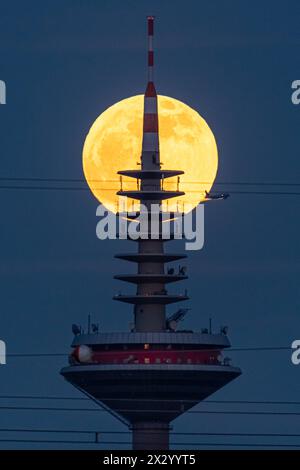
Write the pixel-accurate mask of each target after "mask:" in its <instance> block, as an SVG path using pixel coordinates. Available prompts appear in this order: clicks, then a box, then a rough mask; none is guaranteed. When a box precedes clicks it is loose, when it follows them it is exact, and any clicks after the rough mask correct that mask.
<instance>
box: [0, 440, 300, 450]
mask: <svg viewBox="0 0 300 470" xmlns="http://www.w3.org/2000/svg"><path fill="white" fill-rule="evenodd" d="M0 442H14V443H31V444H32V443H36V444H38V443H41V444H76V445H78V444H88V445H126V446H131V445H132V442H125V441H123V442H122V441H121V442H120V441H99V442H92V441H72V440H71V441H61V440H46V439H43V440H41V439H38V440H36V439H0ZM141 444H143V443H141ZM144 444H145V445H147V444H149V443H148V442H147V443H144ZM171 446H202V447H203V446H205V447H207V446H208V447H211V446H214V447H219V446H220V447H271V448H278V447H286V448H300V444H268V443H255V444H248V443H247V444H241V443H236V444H234V443H224V442H209V443H208V442H172V443H171Z"/></svg>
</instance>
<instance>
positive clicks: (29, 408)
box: [0, 406, 300, 416]
mask: <svg viewBox="0 0 300 470" xmlns="http://www.w3.org/2000/svg"><path fill="white" fill-rule="evenodd" d="M0 410H22V411H76V412H106V411H107V410H106V409H103V408H62V407H59V408H58V407H47V406H42V407H38V406H27V407H25V406H0ZM114 411H115V412H117V413H126V412H127V413H128V412H130V413H141V412H145V413H160V414H165V413H172V412H174V409H170V410H166V409H164V410H156V409H140V410H133V409H121V408H120V409H115V410H114ZM175 411H176V410H175ZM186 413H190V414H216V415H258V416H259V415H261V416H300V412H296V413H293V412H288V411H250V410H249V411H231V410H230V411H223V410H222V411H206V410H187V411H186Z"/></svg>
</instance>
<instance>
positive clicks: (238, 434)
mask: <svg viewBox="0 0 300 470" xmlns="http://www.w3.org/2000/svg"><path fill="white" fill-rule="evenodd" d="M1 432H14V433H17V432H18V433H41V434H43V433H46V434H52V433H55V434H87V435H89V434H92V435H97V436H98V437H100V436H101V435H103V434H112V435H114V434H115V435H119V434H120V435H128V434H131V432H130V431H103V430H98V431H92V430H83V431H80V430H77V429H75V430H74V429H72V430H67V429H66V430H62V429H24V428H10V429H9V428H4V429H1V428H0V433H1ZM147 433H149V434H152V433H153V434H156V431H151V430H147ZM170 436H224V437H300V434H299V433H298V434H295V433H288V434H285V433H257V432H242V433H241V432H171V433H170ZM0 440H1V439H0Z"/></svg>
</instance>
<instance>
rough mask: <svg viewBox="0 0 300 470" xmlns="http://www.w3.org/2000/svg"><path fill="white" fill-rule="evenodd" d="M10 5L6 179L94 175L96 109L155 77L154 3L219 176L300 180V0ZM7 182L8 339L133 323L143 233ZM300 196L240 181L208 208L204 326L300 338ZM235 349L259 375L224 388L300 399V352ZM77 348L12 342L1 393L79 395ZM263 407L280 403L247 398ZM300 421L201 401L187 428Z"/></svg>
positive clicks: (73, 421) (161, 48)
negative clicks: (149, 62)
mask: <svg viewBox="0 0 300 470" xmlns="http://www.w3.org/2000/svg"><path fill="white" fill-rule="evenodd" d="M0 8H1V11H0V57H1V60H0V63H1V67H0V79H2V80H5V82H6V84H7V105H5V106H1V107H0V135H1V160H0V177H12V178H17V177H33V178H39V177H41V178H43V177H46V178H82V177H83V175H82V166H81V152H82V146H83V142H84V139H85V135H86V133H87V131H88V129H89V127H90V126H91V124H92V123H93V121H94V120H95V118H96V117H97V116H98V115H99V114H100V113H101V112H102V111H103V110H104V109H105V108H106V107H108V106H110V105H111V104H113V103H114V102H116V101H119V100H121V99H122V98H125V97H128V96H131V95H135V94H137V93H142V92H143V91H144V88H145V82H146V69H145V62H146V54H145V49H146V36H145V16H146V15H147V14H154V15H156V16H157V22H156V31H155V35H156V37H155V47H156V85H157V89H158V92H159V93H161V94H164V95H169V96H172V97H174V98H177V99H180V100H182V101H184V102H186V103H187V104H189V105H190V106H192V107H193V108H195V109H196V110H197V111H199V112H200V114H201V115H202V116H203V117H204V118H205V119H206V121H207V122H208V124H209V125H210V127H211V128H212V130H213V132H214V134H215V136H216V140H217V144H218V148H219V157H220V163H219V173H218V178H217V181H237V182H239V181H249V182H251V181H255V182H257V181H259V182H290V183H299V182H300V158H299V150H300V141H299V120H300V106H294V105H292V103H291V99H290V96H291V82H292V81H293V80H295V79H299V78H300V77H299V73H300V72H299V65H300V59H299V47H300V33H299V24H300V5H299V2H298V1H294V0H290V1H289V2H288V3H287V2H281V1H280V2H279V1H257V0H255V1H252V2H247V3H246V2H240V1H231V0H227V1H226V2H225V1H211V2H201V1H188V2H182V1H177V0H175V1H172V2H171V1H165V2H161V1H152V2H146V1H139V2H137V1H116V0H113V1H84V2H83V1H59V2H58V1H51V2H50V1H45V2H35V1H32V0H31V1H27V2H21V1H11V2H9V3H8V2H1V6H0ZM107 158H108V159H109V158H110V156H109V155H107ZM222 188H223V187H222ZM223 189H230V188H225V187H224V188H223ZM235 189H236V188H235ZM0 194H1V198H0V213H1V232H0V240H1V244H0V259H1V267H0V276H1V313H0V338H1V339H4V340H5V341H6V343H7V347H8V353H9V354H14V353H30V352H33V353H38V352H41V353H43V352H45V353H47V352H58V353H64V352H65V353H67V352H68V350H69V344H70V342H71V340H72V333H71V324H72V323H73V322H78V323H84V322H85V321H86V317H87V315H88V314H89V313H92V314H93V316H94V319H95V320H96V319H97V320H98V321H99V322H100V325H101V328H103V329H104V330H108V331H109V330H121V329H127V328H128V323H129V322H130V320H131V308H130V306H128V307H127V306H125V305H124V306H122V305H121V304H120V305H119V304H118V303H114V302H113V301H112V300H111V297H112V295H113V294H114V292H115V291H116V290H118V289H119V287H120V286H121V284H118V283H117V281H113V280H112V276H113V274H114V273H117V272H122V271H123V272H126V269H127V266H126V263H123V264H122V262H119V261H117V260H114V259H113V255H114V253H115V252H122V250H124V251H125V250H126V251H130V250H131V249H132V250H133V249H134V246H129V245H130V242H118V241H108V242H100V241H99V240H97V239H96V236H95V225H96V216H95V211H96V207H97V201H96V200H95V199H94V198H93V196H92V195H91V194H90V193H89V192H88V191H77V192H72V191H70V192H69V191H22V190H4V189H1V190H0ZM299 202H300V196H295V197H291V196H274V197H272V196H270V195H264V196H263V195H252V196H249V195H235V196H234V195H232V197H231V198H230V199H228V200H227V201H226V202H224V203H216V204H209V205H208V206H207V207H206V209H205V224H206V227H205V238H206V239H205V246H204V249H203V250H202V251H199V252H192V253H191V254H190V256H189V262H188V263H189V274H190V279H189V281H188V283H187V284H186V286H187V287H188V289H189V293H190V295H191V300H190V307H192V310H191V313H190V315H189V318H188V319H187V320H186V327H192V328H194V329H199V328H201V327H202V326H207V323H208V318H209V317H212V318H213V324H214V325H215V327H216V328H218V327H219V325H220V324H228V325H229V333H230V339H231V342H232V345H233V347H255V346H289V345H290V343H291V341H292V340H293V339H296V338H300V319H299V311H300V298H299V274H300V259H299V228H300V224H299ZM173 248H174V249H176V247H173ZM178 248H179V249H183V245H180V244H179V246H178ZM122 287H123V286H122ZM124 289H126V286H124V287H123V290H124ZM128 289H130V286H129V287H128ZM231 356H232V357H233V358H234V363H235V364H237V365H238V366H240V367H241V368H242V369H243V375H242V377H241V378H239V379H237V380H236V381H234V382H233V383H232V384H230V385H228V386H227V387H225V388H224V389H223V390H222V391H220V392H218V394H216V395H215V396H214V398H215V399H220V400H222V399H224V400H278V401H284V400H286V401H296V400H297V399H299V393H298V390H299V372H300V366H298V368H297V367H296V366H292V365H291V361H290V353H289V351H277V352H275V351H272V352H235V353H233V352H232V353H231ZM65 363H66V359H64V358H63V357H58V358H28V357H26V358H25V357H24V358H14V357H9V358H8V363H7V365H6V366H3V367H0V380H1V395H59V396H69V397H70V396H78V394H76V392H75V391H74V390H73V388H72V387H71V386H70V385H69V384H67V383H64V381H63V379H62V378H61V377H60V375H59V370H60V368H61V367H62V366H63V365H64V364H65ZM5 404H7V405H22V404H24V405H41V406H42V405H45V404H50V402H44V401H43V402H37V401H28V400H27V401H21V400H18V401H17V400H3V399H1V402H0V408H1V406H4V405H5ZM51 404H53V405H54V402H52V403H51ZM55 404H56V405H58V403H57V402H56V403H55ZM59 404H60V405H62V406H63V405H64V404H65V405H68V406H72V407H76V406H83V405H84V406H85V407H87V406H88V403H83V404H82V403H80V402H78V403H77V402H71V403H69V402H67V403H62V402H61V403H59ZM233 408H234V405H232V406H230V405H228V406H227V408H226V409H229V410H230V409H233ZM245 408H247V409H248V410H249V409H251V410H252V409H255V410H257V409H260V410H264V411H267V410H272V409H274V410H275V408H274V407H273V408H272V407H267V406H264V407H258V406H255V407H252V408H251V406H250V405H248V406H246V405H244V406H243V407H241V408H238V407H235V409H245ZM198 409H203V410H204V409H206V410H207V409H211V410H214V409H218V408H217V407H216V405H212V404H211V405H209V404H207V405H205V404H203V405H201V406H200V407H199V408H198ZM221 409H223V410H224V409H225V405H222V406H221ZM276 410H278V407H277V408H276ZM280 410H281V411H285V410H287V411H297V407H285V408H283V407H281V408H280ZM298 411H299V407H298ZM297 419H298V418H297V417H291V416H283V417H280V416H269V417H265V416H263V417H259V416H247V415H246V416H239V415H237V416H230V415H205V414H204V415H185V416H184V417H182V418H180V419H178V420H177V421H176V422H175V424H174V430H175V431H178V432H179V431H182V430H185V431H187V430H189V431H202V432H205V431H207V432H216V431H217V430H218V431H219V432H237V431H240V432H248V431H249V432H258V431H260V432H283V433H285V432H295V431H297V430H299V427H298V426H297ZM0 423H1V424H0V428H5V427H11V428H13V427H21V428H43V427H44V428H54V429H59V428H60V429H70V428H71V429H72V428H73V429H80V428H81V429H87V430H89V429H100V430H101V429H106V430H125V429H123V428H122V427H121V425H119V424H118V422H117V421H115V420H114V419H113V418H111V417H110V416H108V415H106V414H105V413H100V412H99V413H97V412H95V413H91V412H89V413H82V412H68V413H63V412H51V413H50V412H46V411H44V412H38V411H32V412H29V411H11V410H1V409H0ZM5 437H6V438H8V435H6V434H5V433H0V439H3V438H5ZM26 437H27V438H28V436H26ZM39 437H40V436H39ZM67 437H70V436H67ZM109 437H110V438H111V440H115V437H114V436H107V437H106V440H109ZM52 438H53V436H52ZM118 439H120V438H119V437H118ZM182 439H183V438H177V440H178V441H179V440H180V441H182ZM216 439H217V438H214V440H213V441H212V442H216ZM125 440H128V438H126V437H125ZM174 440H175V438H174ZM189 440H191V438H189ZM261 440H262V441H263V442H268V440H267V438H264V439H263V438H262V439H261ZM231 441H232V442H237V439H236V438H232V439H231ZM195 442H197V439H196V440H195ZM198 442H206V440H205V438H204V437H203V438H199V439H198ZM207 442H209V440H208V439H207ZM219 442H227V441H225V438H219ZM228 442H230V440H229V441H228ZM243 442H244V441H243ZM249 442H250V441H249ZM253 442H258V439H255V440H254V441H253ZM269 442H273V443H277V442H284V440H283V439H280V440H274V439H273V441H271V440H269ZM285 442H286V441H285ZM298 442H299V440H298ZM290 443H297V441H295V440H294V441H292V440H291V439H290ZM19 445H21V444H19ZM0 446H1V447H3V448H5V447H6V448H8V447H11V448H14V447H17V446H18V444H16V443H11V444H9V443H5V444H4V443H2V444H1V442H0ZM25 447H26V446H25ZM30 447H34V448H38V445H34V444H29V445H28V448H30ZM41 447H43V446H41ZM44 447H45V445H44ZM79 447H80V446H79ZM83 447H87V448H88V446H83ZM102 447H103V446H102ZM110 447H113V446H110ZM72 448H74V446H72Z"/></svg>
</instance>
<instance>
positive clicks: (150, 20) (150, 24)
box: [147, 16, 154, 36]
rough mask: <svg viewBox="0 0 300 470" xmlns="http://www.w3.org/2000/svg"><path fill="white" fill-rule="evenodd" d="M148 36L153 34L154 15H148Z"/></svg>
mask: <svg viewBox="0 0 300 470" xmlns="http://www.w3.org/2000/svg"><path fill="white" fill-rule="evenodd" d="M147 20H148V36H153V34H154V16H148V17H147Z"/></svg>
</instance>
